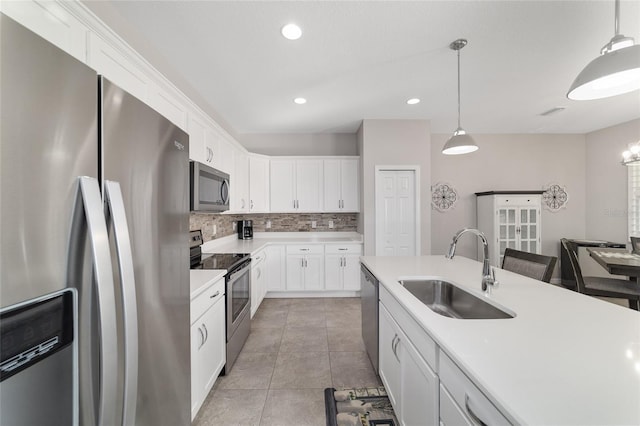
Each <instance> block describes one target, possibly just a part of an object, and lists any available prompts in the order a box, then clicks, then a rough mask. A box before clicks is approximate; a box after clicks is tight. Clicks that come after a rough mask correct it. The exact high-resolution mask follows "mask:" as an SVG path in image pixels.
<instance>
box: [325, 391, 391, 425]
mask: <svg viewBox="0 0 640 426" xmlns="http://www.w3.org/2000/svg"><path fill="white" fill-rule="evenodd" d="M324 403H325V408H326V415H327V426H397V425H398V424H399V423H398V420H397V419H396V416H395V414H394V413H393V407H392V406H391V402H389V398H388V396H387V391H386V390H385V389H384V387H382V386H379V387H374V388H342V389H338V390H336V389H334V388H326V389H325V390H324Z"/></svg>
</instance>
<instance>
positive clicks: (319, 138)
mask: <svg viewBox="0 0 640 426" xmlns="http://www.w3.org/2000/svg"><path fill="white" fill-rule="evenodd" d="M238 142H240V143H241V144H242V146H244V147H245V148H247V150H248V151H249V152H255V153H257V154H264V155H358V154H357V147H356V135H355V134H354V133H317V134H311V133H304V134H295V133H281V134H275V133H271V134H257V133H251V134H249V133H244V134H240V135H238Z"/></svg>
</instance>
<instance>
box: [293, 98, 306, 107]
mask: <svg viewBox="0 0 640 426" xmlns="http://www.w3.org/2000/svg"><path fill="white" fill-rule="evenodd" d="M293 102H295V103H297V104H298V105H302V104H306V103H307V100H306V99H305V98H295V99H294V100H293Z"/></svg>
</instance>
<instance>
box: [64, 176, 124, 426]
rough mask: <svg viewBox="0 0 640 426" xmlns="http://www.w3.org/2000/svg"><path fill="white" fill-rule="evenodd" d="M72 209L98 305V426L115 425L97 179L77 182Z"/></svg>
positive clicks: (110, 314)
mask: <svg viewBox="0 0 640 426" xmlns="http://www.w3.org/2000/svg"><path fill="white" fill-rule="evenodd" d="M75 209H76V211H75V212H74V215H73V224H72V229H74V230H78V229H82V228H83V227H84V223H83V222H85V221H86V222H85V223H86V226H87V229H88V234H89V240H90V242H91V256H92V258H93V259H92V261H93V274H94V277H95V290H96V296H97V301H98V309H97V313H98V317H99V327H100V333H99V334H100V367H99V368H100V389H99V392H100V398H99V402H98V424H100V425H110V424H116V423H119V421H116V419H115V412H116V394H117V389H116V374H114V372H115V371H118V358H117V350H116V348H117V335H116V312H115V295H114V285H113V270H112V269H111V268H112V266H111V265H112V264H111V254H110V250H109V236H108V234H107V226H106V223H105V219H104V213H103V211H102V197H101V196H100V187H99V186H98V181H97V179H95V178H91V177H87V176H81V177H79V178H78V194H77V198H76V207H75ZM79 209H83V210H84V211H82V210H79ZM78 213H80V214H78ZM82 213H84V214H82ZM75 235H77V232H75V231H72V239H71V245H70V247H69V254H70V258H75V257H76V256H73V254H74V252H75V251H76V250H78V247H79V246H80V245H81V244H80V243H79V242H78V241H76V239H75V238H74V236H75ZM70 266H71V265H70Z"/></svg>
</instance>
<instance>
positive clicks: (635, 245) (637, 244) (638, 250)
mask: <svg viewBox="0 0 640 426" xmlns="http://www.w3.org/2000/svg"><path fill="white" fill-rule="evenodd" d="M630 238H631V252H633V253H635V254H640V237H630Z"/></svg>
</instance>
